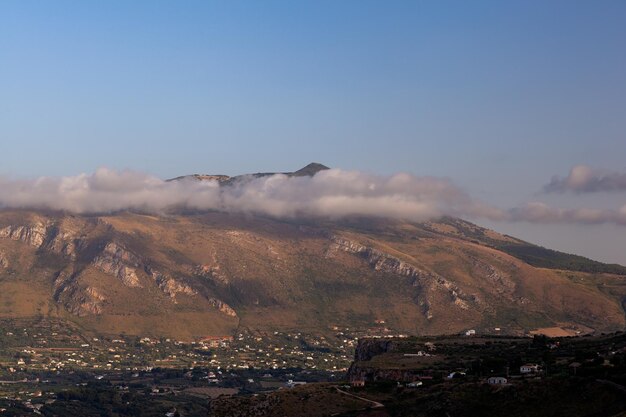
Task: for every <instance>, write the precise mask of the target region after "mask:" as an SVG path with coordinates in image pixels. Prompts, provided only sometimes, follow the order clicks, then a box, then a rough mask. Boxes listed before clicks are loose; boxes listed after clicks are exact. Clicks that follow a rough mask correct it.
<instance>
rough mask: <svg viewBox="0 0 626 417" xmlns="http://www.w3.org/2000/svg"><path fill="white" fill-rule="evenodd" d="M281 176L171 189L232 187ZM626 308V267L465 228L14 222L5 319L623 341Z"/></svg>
mask: <svg viewBox="0 0 626 417" xmlns="http://www.w3.org/2000/svg"><path fill="white" fill-rule="evenodd" d="M323 169H327V167H325V166H323V165H321V164H310V165H308V166H307V167H305V168H303V169H301V170H298V171H295V172H290V173H283V174H285V175H289V176H305V175H307V176H310V175H315V174H316V173H317V172H319V171H320V170H323ZM266 175H272V173H258V174H250V175H244V176H235V177H228V176H225V175H198V174H196V175H192V176H183V177H178V178H174V179H172V180H170V181H180V180H198V181H205V180H213V181H218V182H219V183H220V184H221V186H224V187H227V186H230V185H232V184H234V183H236V182H238V181H245V180H246V178H255V177H259V176H266ZM625 305H626V268H624V267H622V266H620V265H607V264H604V263H600V262H595V261H592V260H589V259H586V258H583V257H580V256H575V255H569V254H564V253H561V252H557V251H553V250H549V249H546V248H542V247H540V246H536V245H533V244H530V243H527V242H524V241H522V240H519V239H516V238H514V237H511V236H507V235H503V234H500V233H497V232H495V231H492V230H489V229H485V228H482V227H480V226H478V225H475V224H473V223H470V222H468V221H465V220H462V219H458V218H448V217H446V218H441V219H437V220H433V221H429V222H422V223H416V222H409V221H400V220H390V219H383V218H367V217H347V218H343V219H340V220H330V219H322V218H302V219H279V218H273V217H268V216H261V215H249V214H233V213H226V212H219V211H206V212H197V213H168V214H163V215H154V214H146V213H137V212H129V211H123V212H117V213H112V214H100V215H74V214H70V213H66V212H54V211H46V210H27V209H11V210H9V209H4V210H1V211H0V318H24V317H53V318H58V319H63V320H69V321H72V322H74V323H76V324H77V325H79V326H80V327H81V328H83V329H86V330H88V331H92V332H94V333H101V334H121V333H123V334H131V335H148V336H171V337H177V338H180V339H185V340H187V339H189V340H192V339H197V338H201V337H205V336H209V335H228V334H233V332H235V331H237V329H241V328H247V329H252V330H258V331H272V330H276V329H297V330H298V331H306V332H309V333H320V334H322V333H325V332H329V331H332V329H334V328H337V327H350V328H357V329H371V328H375V329H377V331H388V332H400V333H408V334H417V335H420V334H443V333H445V334H450V333H456V332H461V331H465V330H467V329H474V330H476V331H478V332H502V333H508V334H522V333H526V332H533V331H539V332H552V333H555V334H580V333H592V332H610V331H615V330H623V329H624V328H625V327H626V317H625ZM381 327H384V328H386V330H385V329H383V330H381Z"/></svg>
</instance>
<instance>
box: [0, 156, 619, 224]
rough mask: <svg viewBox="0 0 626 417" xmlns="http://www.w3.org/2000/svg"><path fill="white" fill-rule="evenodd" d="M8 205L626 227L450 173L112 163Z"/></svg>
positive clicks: (44, 182) (1, 200)
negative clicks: (211, 174) (475, 191)
mask: <svg viewBox="0 0 626 417" xmlns="http://www.w3.org/2000/svg"><path fill="white" fill-rule="evenodd" d="M0 208H27V209H51V210H61V211H67V212H71V213H76V214H101V213H113V212H118V211H124V210H134V211H141V212H149V213H172V212H176V211H179V210H219V211H225V212H232V213H251V214H262V215H269V216H273V217H280V218H297V217H325V218H341V217H346V216H377V217H386V218H393V219H404V220H410V221H426V220H431V219H436V218H439V217H442V216H455V217H462V218H469V219H488V220H496V221H526V222H533V223H585V224H599V223H614V224H619V225H626V205H625V206H623V207H621V208H620V209H618V210H597V209H584V208H582V209H561V208H554V207H550V206H548V205H546V204H543V203H540V202H532V203H527V204H525V205H523V206H520V207H516V208H512V209H508V210H503V209H500V208H497V207H493V206H491V205H489V204H486V203H483V202H481V201H478V200H476V199H474V198H472V197H471V196H470V195H469V194H468V193H467V192H465V191H464V190H463V189H461V188H459V187H458V186H456V185H455V184H454V183H453V182H451V181H450V180H448V179H444V178H435V177H417V176H414V175H410V174H405V173H400V174H395V175H392V176H377V175H371V174H366V173H363V172H358V171H344V170H340V169H330V170H324V171H321V172H318V173H317V174H316V175H315V176H313V177H290V176H287V175H283V174H276V175H271V176H266V177H260V178H255V177H251V176H249V177H244V178H243V179H242V180H239V181H235V182H234V183H233V184H232V185H228V186H220V185H219V183H218V182H217V181H212V180H209V181H198V180H196V179H193V178H185V179H182V180H177V181H163V180H161V179H159V178H157V177H154V176H151V175H148V174H144V173H140V172H134V171H115V170H110V169H106V168H101V169H99V170H97V171H96V172H95V173H93V174H80V175H76V176H69V177H42V178H38V179H35V180H11V179H2V178H0Z"/></svg>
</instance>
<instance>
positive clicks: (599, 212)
mask: <svg viewBox="0 0 626 417" xmlns="http://www.w3.org/2000/svg"><path fill="white" fill-rule="evenodd" d="M506 220H509V221H525V222H530V223H545V224H550V223H575V224H603V223H614V224H618V225H626V205H624V206H622V207H621V208H620V209H618V210H610V209H592V208H576V209H564V208H558V207H551V206H549V205H547V204H544V203H541V202H531V203H526V204H524V205H523V206H520V207H516V208H513V209H510V210H509V211H508V213H507V216H506Z"/></svg>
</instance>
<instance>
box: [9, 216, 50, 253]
mask: <svg viewBox="0 0 626 417" xmlns="http://www.w3.org/2000/svg"><path fill="white" fill-rule="evenodd" d="M48 227H49V225H48V224H46V223H43V222H36V223H34V224H32V225H30V226H7V227H4V228H2V229H0V238H9V239H12V240H19V241H22V242H24V243H27V244H29V245H31V246H34V247H36V248H38V247H40V246H41V245H43V243H44V242H45V240H46V236H47V234H48Z"/></svg>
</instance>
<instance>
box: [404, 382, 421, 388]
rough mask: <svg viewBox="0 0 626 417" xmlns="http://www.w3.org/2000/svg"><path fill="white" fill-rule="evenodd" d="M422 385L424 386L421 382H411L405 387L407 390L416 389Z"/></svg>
mask: <svg viewBox="0 0 626 417" xmlns="http://www.w3.org/2000/svg"><path fill="white" fill-rule="evenodd" d="M422 385H424V383H423V382H422V381H413V382H409V383H408V384H406V386H407V387H409V388H417V387H421V386H422Z"/></svg>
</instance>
